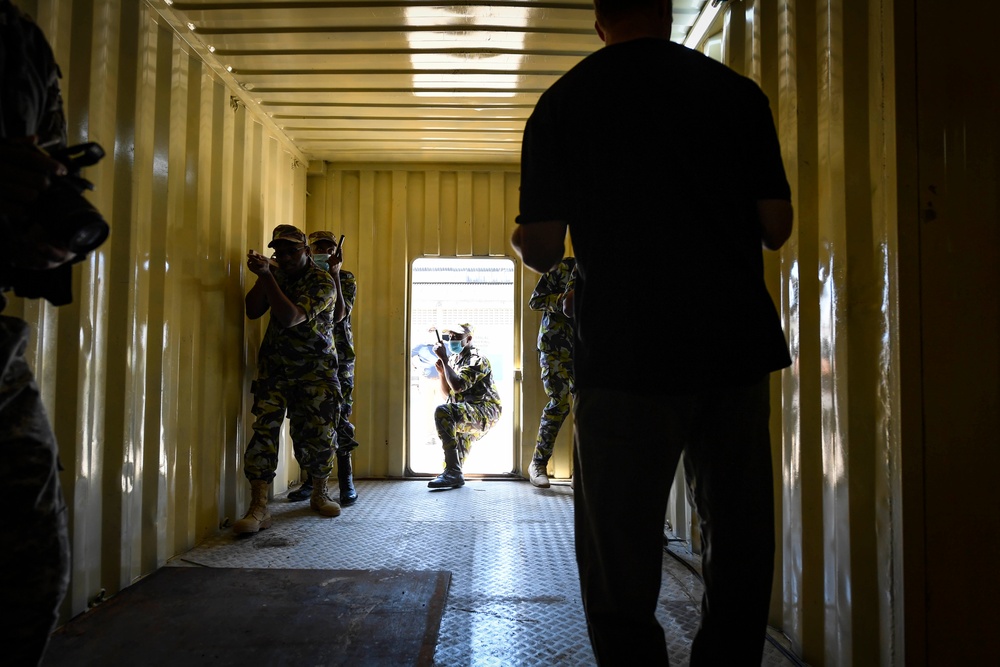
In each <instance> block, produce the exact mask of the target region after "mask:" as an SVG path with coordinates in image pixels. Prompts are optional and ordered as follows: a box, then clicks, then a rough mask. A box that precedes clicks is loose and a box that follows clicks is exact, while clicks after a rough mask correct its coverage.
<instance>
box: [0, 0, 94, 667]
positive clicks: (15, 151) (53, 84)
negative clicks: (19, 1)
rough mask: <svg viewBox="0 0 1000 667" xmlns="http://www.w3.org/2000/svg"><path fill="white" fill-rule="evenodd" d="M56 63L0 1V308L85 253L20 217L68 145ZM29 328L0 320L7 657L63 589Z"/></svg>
mask: <svg viewBox="0 0 1000 667" xmlns="http://www.w3.org/2000/svg"><path fill="white" fill-rule="evenodd" d="M59 77H60V72H59V67H58V65H56V62H55V58H54V56H53V54H52V49H51V48H50V47H49V44H48V42H47V41H46V39H45V35H43V34H42V31H41V30H40V29H39V28H38V26H37V25H35V23H34V22H32V21H31V20H30V19H29V18H28V17H27V16H25V15H23V14H22V13H21V11H20V10H19V9H18V8H17V7H15V6H14V5H13V4H12V3H11V2H9V1H8V0H0V80H2V81H3V88H2V90H0V243H2V247H3V249H4V252H3V254H2V255H0V312H2V311H3V310H4V308H5V307H6V306H7V297H6V294H5V293H6V292H7V291H9V290H10V289H14V291H15V293H16V294H18V295H19V296H22V297H26V298H38V297H44V298H45V299H47V300H48V301H50V302H51V303H52V304H53V305H56V306H60V305H64V304H66V303H69V302H70V301H71V300H72V283H71V279H72V275H71V264H72V263H74V262H77V261H80V260H82V259H83V258H84V257H85V253H84V254H83V255H79V254H75V253H73V252H72V251H70V250H68V249H66V248H63V247H61V246H59V245H55V244H54V242H53V243H50V242H49V241H48V240H47V236H48V235H47V234H46V229H47V225H48V224H50V223H51V222H53V221H51V220H47V219H46V220H36V219H34V217H32V216H30V215H29V211H30V209H31V207H32V206H33V202H35V201H37V200H39V199H40V198H42V197H45V196H46V190H47V188H49V187H50V185H51V183H52V182H53V180H54V178H53V177H55V176H63V175H65V174H66V173H67V170H66V167H65V166H64V165H62V164H60V163H59V162H57V161H56V160H53V159H52V158H50V157H49V156H48V155H46V153H45V152H43V151H42V150H41V149H39V146H45V147H46V148H47V149H48V150H50V151H52V150H54V149H60V148H64V147H65V146H66V121H65V116H64V114H63V106H62V94H61V92H60V88H59ZM30 336H31V332H30V330H29V327H28V324H27V323H26V322H24V321H23V320H21V319H18V318H15V317H9V316H0V448H2V455H0V486H2V488H3V489H4V492H5V499H6V504H7V511H6V512H5V516H4V521H3V523H2V528H0V544H2V545H3V548H2V549H0V589H2V590H3V591H4V595H5V598H6V600H7V603H8V606H9V607H10V608H11V609H12V613H10V614H7V617H6V618H5V619H4V622H3V624H2V625H0V627H2V628H3V629H2V630H0V643H2V645H3V650H4V659H5V663H6V664H10V665H37V664H39V663H40V661H41V659H42V656H43V655H44V653H45V649H46V646H47V645H48V641H49V635H50V634H51V633H52V631H53V629H55V627H56V624H57V623H58V618H59V607H60V605H61V603H62V601H63V598H64V597H65V596H66V591H67V590H68V589H69V581H70V572H71V569H70V568H71V557H70V541H69V529H68V512H69V509H68V508H67V506H66V502H65V500H64V497H63V491H62V486H61V483H60V480H59V471H60V470H61V469H62V467H61V465H60V464H59V449H58V445H57V444H56V438H55V434H54V433H53V431H52V427H51V426H50V424H49V418H48V415H47V413H46V410H45V406H44V405H43V403H42V398H41V395H40V393H39V389H38V385H37V384H36V382H35V378H34V375H33V374H32V371H31V368H30V367H29V365H28V361H27V359H26V358H25V349H26V348H27V345H28V341H29V338H30Z"/></svg>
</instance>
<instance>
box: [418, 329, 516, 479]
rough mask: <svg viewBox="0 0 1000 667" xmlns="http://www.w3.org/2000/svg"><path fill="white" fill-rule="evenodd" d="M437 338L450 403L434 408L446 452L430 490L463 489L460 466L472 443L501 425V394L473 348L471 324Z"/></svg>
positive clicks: (442, 382) (439, 364)
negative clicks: (499, 422)
mask: <svg viewBox="0 0 1000 667" xmlns="http://www.w3.org/2000/svg"><path fill="white" fill-rule="evenodd" d="M439 337H440V340H439V341H438V342H437V343H435V344H434V354H435V355H436V356H437V360H436V361H435V362H434V365H435V368H436V370H437V372H438V378H439V380H440V387H441V394H442V395H443V396H445V397H446V398H447V401H446V402H445V403H443V404H441V405H439V406H437V408H435V409H434V425H435V427H436V428H437V433H438V438H439V439H440V440H441V448H442V449H443V450H444V472H442V473H441V474H440V475H438V476H437V477H435V478H434V479H432V480H431V481H430V482H428V483H427V487H428V488H431V489H454V488H458V487H460V486H464V485H465V478H464V477H463V476H462V464H463V463H464V462H465V457H466V456H467V455H468V453H469V449H470V448H471V447H472V443H473V442H475V441H476V440H479V439H480V438H482V437H483V436H484V435H486V434H487V433H488V432H489V430H490V429H491V428H493V426H494V425H496V423H497V421H499V420H500V393H499V392H498V391H497V387H496V384H495V383H494V382H493V369H492V367H491V366H490V361H489V359H487V358H486V357H484V356H482V355H480V354H479V350H477V349H476V348H475V347H474V346H473V345H472V327H471V326H470V325H469V324H465V323H462V324H454V325H451V326H449V327H447V328H444V329H441V331H440V333H439Z"/></svg>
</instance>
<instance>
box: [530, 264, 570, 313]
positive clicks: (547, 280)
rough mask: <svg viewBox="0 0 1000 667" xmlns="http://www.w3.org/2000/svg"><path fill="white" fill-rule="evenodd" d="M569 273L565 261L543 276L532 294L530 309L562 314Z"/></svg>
mask: <svg viewBox="0 0 1000 667" xmlns="http://www.w3.org/2000/svg"><path fill="white" fill-rule="evenodd" d="M567 275H568V271H567V268H566V263H565V261H563V262H560V263H559V264H558V265H557V266H556V267H555V268H553V269H552V270H551V271H548V272H546V273H543V274H542V277H541V278H539V279H538V284H537V285H535V291H534V292H532V293H531V298H530V299H529V300H528V307H529V308H531V309H532V310H541V311H549V312H554V313H562V300H563V294H564V293H565V292H566V281H567Z"/></svg>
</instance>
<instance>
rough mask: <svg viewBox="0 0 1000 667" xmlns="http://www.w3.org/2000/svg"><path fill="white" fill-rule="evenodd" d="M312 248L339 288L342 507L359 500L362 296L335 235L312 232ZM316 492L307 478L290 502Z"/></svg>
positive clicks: (336, 319)
mask: <svg viewBox="0 0 1000 667" xmlns="http://www.w3.org/2000/svg"><path fill="white" fill-rule="evenodd" d="M309 248H310V250H311V251H312V258H313V261H314V262H315V263H316V264H317V265H318V266H319V267H320V268H322V269H326V270H327V271H329V272H330V275H331V276H332V277H333V281H334V283H336V285H337V303H336V307H335V308H334V316H333V319H334V322H335V324H334V325H333V338H334V341H335V343H336V346H337V360H338V362H339V364H340V365H339V367H338V368H339V370H338V372H337V374H338V378H339V379H340V395H341V403H340V417H339V419H338V420H337V480H338V482H339V483H340V505H341V507H346V506H348V505H353V504H354V503H355V502H356V501H357V499H358V492H357V490H356V489H355V488H354V471H353V466H352V463H351V452H352V451H354V449H355V448H356V447H357V446H358V441H357V440H355V439H354V424H352V423H351V419H350V418H351V412H352V408H353V406H354V399H353V394H354V359H355V358H356V355H355V353H354V334H353V333H352V332H351V311H353V310H354V299H355V297H356V296H357V294H358V282H357V280H356V279H355V277H354V274H353V273H351V272H350V271H345V270H343V269H342V268H340V267H341V265H342V264H343V261H344V253H343V251H342V249H341V248H339V247H338V246H337V242H336V241H335V240H334V238H333V232H329V231H320V232H312V233H311V234H310V235H309ZM311 492H312V478H311V477H309V476H307V477H306V481H305V482H303V483H302V486H300V487H299V488H298V489H296V490H295V491H292V492H291V493H289V494H288V499H289V500H294V501H299V500H305V499H306V498H308V497H309V494H310V493H311Z"/></svg>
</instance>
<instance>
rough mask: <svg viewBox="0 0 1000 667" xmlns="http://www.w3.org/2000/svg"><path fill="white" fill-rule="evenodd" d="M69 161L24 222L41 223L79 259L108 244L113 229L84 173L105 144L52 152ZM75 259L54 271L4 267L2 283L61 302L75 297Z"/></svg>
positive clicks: (25, 293) (47, 237) (53, 242)
mask: <svg viewBox="0 0 1000 667" xmlns="http://www.w3.org/2000/svg"><path fill="white" fill-rule="evenodd" d="M49 155H50V157H52V158H53V159H55V160H58V161H59V162H61V163H63V164H64V165H65V166H66V169H67V171H68V172H69V173H68V174H67V175H66V176H61V177H60V176H52V177H51V179H52V180H51V185H50V186H49V188H48V189H47V190H46V191H45V192H44V193H43V194H42V196H41V197H39V198H38V199H37V200H36V201H35V202H34V203H33V204H32V205H31V206H30V207H28V209H27V210H26V211H25V216H24V223H25V224H27V225H31V224H36V225H38V227H39V228H40V229H41V230H42V235H43V238H44V240H45V241H46V242H47V243H49V245H52V246H56V247H60V248H65V249H67V250H70V251H72V252H74V253H75V254H76V260H74V263H75V262H79V261H82V260H83V259H84V257H86V255H87V253H89V252H91V251H92V250H94V249H96V248H97V247H99V246H100V245H101V244H102V243H104V242H105V241H106V240H107V238H108V234H109V233H110V231H111V230H110V228H109V227H108V223H107V222H106V221H105V220H104V216H102V215H101V213H100V211H98V210H97V209H96V208H94V206H93V205H92V204H91V203H90V202H89V201H87V200H86V198H84V196H83V193H84V191H86V190H93V189H94V184H93V183H91V182H90V181H88V180H87V179H85V178H83V177H81V176H80V175H79V171H80V169H81V168H83V167H89V166H92V165H94V164H97V163H98V162H99V161H100V160H101V159H102V158H103V157H104V149H103V148H101V146H100V145H99V144H97V143H94V142H89V143H83V144H77V145H76V146H69V147H66V148H62V149H59V150H56V151H51V152H50V153H49ZM71 269H72V266H71V264H63V265H62V266H58V267H56V268H54V269H49V270H30V269H20V268H10V267H8V268H7V269H5V270H0V282H2V284H3V285H5V286H8V287H12V288H13V289H14V293H15V294H17V295H18V296H20V297H24V298H26V299H37V298H44V299H46V300H48V301H49V302H50V303H52V304H53V305H56V306H61V305H64V304H67V303H70V302H71V301H72V300H73V294H72V283H71Z"/></svg>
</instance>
